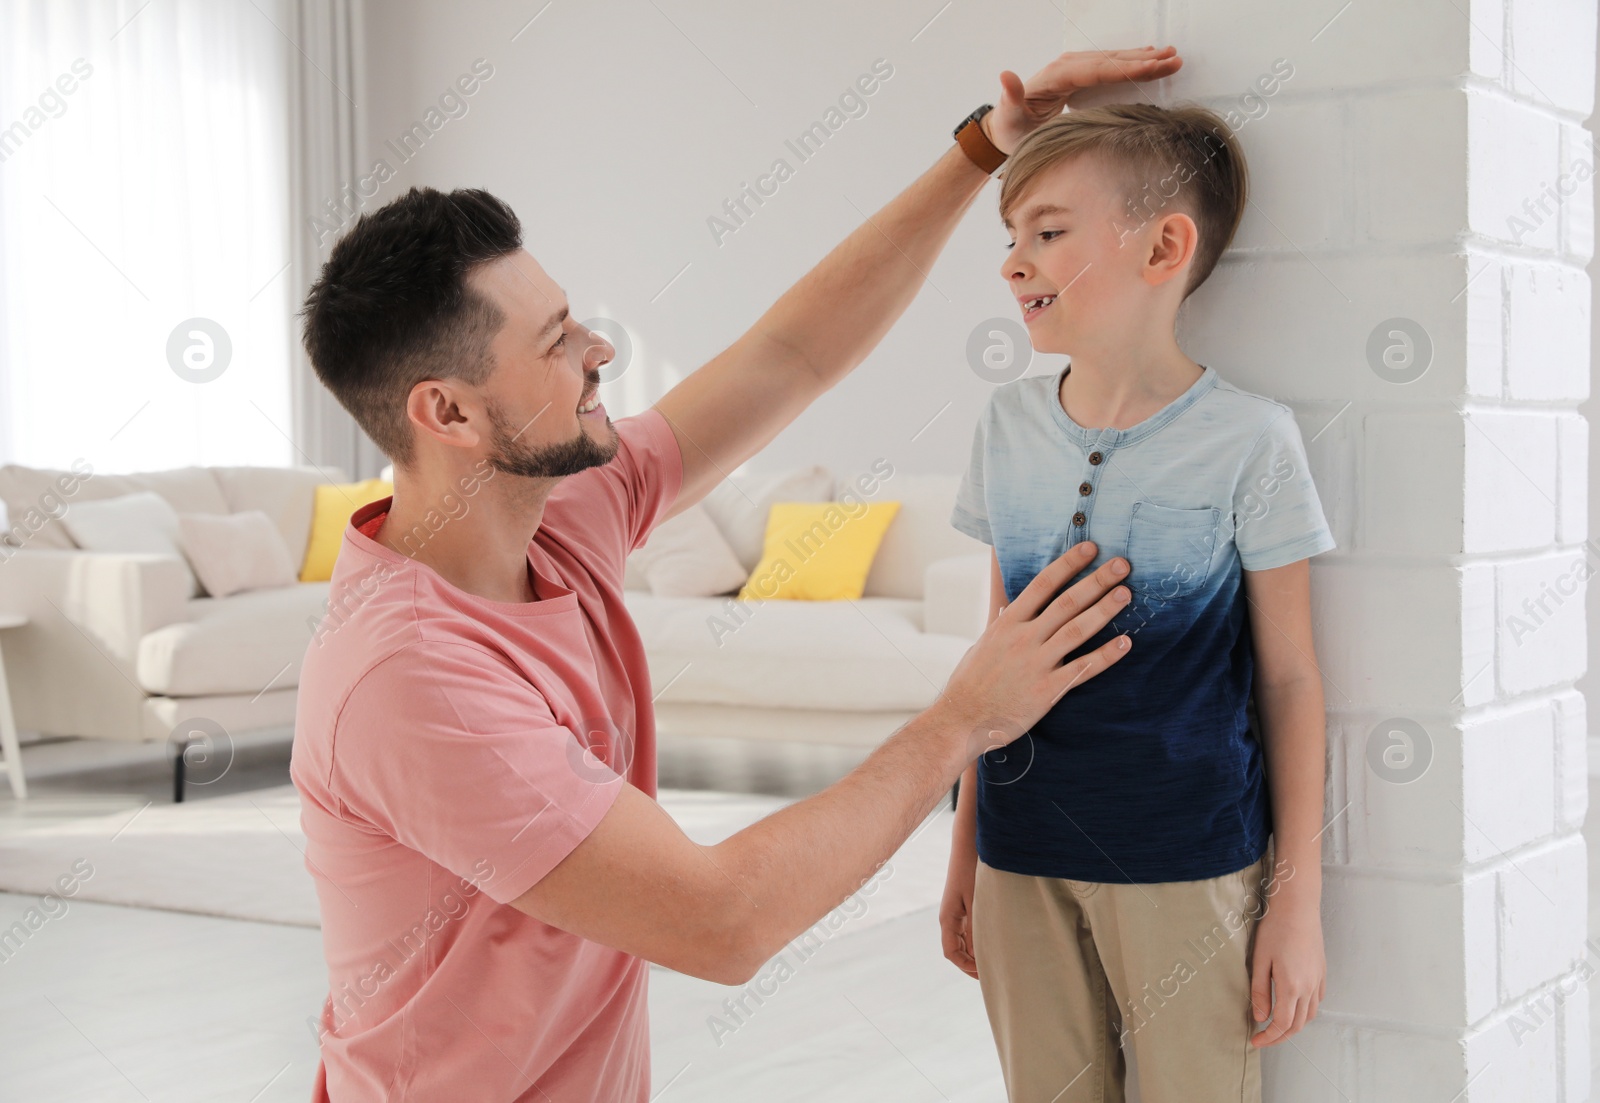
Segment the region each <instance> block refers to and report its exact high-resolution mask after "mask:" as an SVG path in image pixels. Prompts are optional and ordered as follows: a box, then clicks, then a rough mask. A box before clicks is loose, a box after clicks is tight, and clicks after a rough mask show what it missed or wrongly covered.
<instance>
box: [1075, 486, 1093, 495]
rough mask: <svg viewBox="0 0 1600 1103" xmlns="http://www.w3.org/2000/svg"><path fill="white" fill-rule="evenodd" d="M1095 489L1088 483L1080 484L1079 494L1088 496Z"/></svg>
mask: <svg viewBox="0 0 1600 1103" xmlns="http://www.w3.org/2000/svg"><path fill="white" fill-rule="evenodd" d="M1093 489H1094V487H1092V486H1090V485H1089V484H1088V483H1079V484H1078V493H1079V494H1082V495H1085V496H1087V495H1088V493H1089V491H1091V490H1093Z"/></svg>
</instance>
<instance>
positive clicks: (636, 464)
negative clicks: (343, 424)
mask: <svg viewBox="0 0 1600 1103" xmlns="http://www.w3.org/2000/svg"><path fill="white" fill-rule="evenodd" d="M615 425H616V429H617V433H618V436H619V437H620V445H619V448H618V451H617V455H616V457H615V458H614V459H613V460H612V461H611V462H610V463H608V464H605V465H603V466H601V467H595V468H590V469H588V470H586V471H583V472H580V473H579V474H577V475H572V476H569V477H568V478H566V479H564V480H563V481H562V482H561V483H559V484H558V485H557V488H556V490H555V491H554V492H553V493H552V494H551V495H550V498H549V500H548V501H547V502H546V504H545V510H544V518H543V521H542V523H541V524H540V526H539V530H538V532H537V533H536V534H535V535H534V538H533V540H532V541H531V542H530V543H529V545H528V562H529V564H530V566H531V569H532V572H533V577H534V592H535V593H536V594H537V595H538V598H539V600H537V601H531V602H521V603H518V602H498V601H487V600H485V599H483V598H480V597H476V596H474V595H472V594H469V593H466V592H464V591H462V590H459V589H457V588H455V587H454V586H452V585H451V584H450V583H448V582H446V581H444V579H442V578H441V577H440V576H439V575H438V574H437V573H436V572H435V571H433V570H432V569H431V568H428V567H426V566H423V565H421V564H419V563H416V562H414V561H413V560H411V559H409V558H407V557H406V556H402V555H399V554H397V553H395V552H394V551H392V550H390V549H389V548H388V547H386V546H384V545H383V544H380V543H378V542H377V541H376V540H374V539H372V536H371V534H373V533H376V532H377V531H378V528H379V526H380V525H381V524H382V516H383V514H385V513H386V512H387V510H388V508H389V503H390V502H391V501H392V499H390V498H385V499H383V500H381V501H378V502H373V503H371V504H370V505H366V506H363V507H362V508H360V509H358V510H356V511H355V512H354V514H353V515H352V517H351V518H350V523H349V524H348V525H347V526H346V527H345V532H344V542H343V544H342V546H341V547H340V550H339V558H338V562H337V564H336V566H335V567H334V571H333V579H332V582H331V585H330V588H329V600H328V608H329V611H328V614H327V615H326V616H325V617H324V618H323V620H322V622H321V623H320V624H319V626H318V629H317V632H316V636H315V638H314V639H313V640H312V642H311V644H310V645H309V646H308V648H307V649H306V656H305V663H304V666H303V668H302V670H301V674H300V688H299V700H298V705H297V710H296V716H295V735H294V749H293V756H292V760H291V764H290V776H291V778H292V779H293V781H294V784H295V786H296V788H297V789H298V790H299V792H300V804H301V815H300V822H301V826H302V827H303V829H304V830H305V835H306V868H307V869H308V870H309V871H310V872H311V875H312V877H313V879H314V880H315V882H316V886H317V895H318V898H319V900H320V905H321V912H322V942H323V949H324V953H325V954H326V956H327V960H328V983H329V995H328V998H327V1000H326V1001H325V1003H324V1005H323V1009H322V1015H321V1025H320V1027H319V1031H318V1032H319V1034H320V1035H321V1038H322V1063H321V1066H320V1068H319V1069H318V1073H317V1082H316V1089H315V1094H314V1096H313V1100H314V1101H325V1100H332V1103H368V1101H371V1103H379V1101H383V1100H398V1099H405V1100H410V1101H413V1103H427V1101H433V1100H452V1101H455V1100H464V1099H470V1100H473V1101H474V1103H502V1101H503V1103H512V1101H523V1100H527V1101H532V1100H539V1101H541V1103H542V1101H545V1100H558V1101H561V1103H568V1101H572V1103H576V1101H579V1100H607V1101H611V1100H627V1101H639V1103H645V1101H646V1100H647V1099H648V1097H649V1084H650V1037H649V1020H648V1017H647V1007H646V980H647V978H648V976H649V969H648V964H647V963H646V962H645V961H644V960H643V959H642V958H638V957H635V956H633V955H631V954H627V953H623V952H622V951H620V950H615V949H612V948H611V947H609V946H603V945H600V944H599V943H596V942H590V941H588V940H587V939H583V938H579V937H577V936H576V935H572V934H568V933H566V932H565V931H562V930H559V929H557V928H555V927H551V926H549V925H547V924H545V923H541V922H540V921H538V920H536V919H534V918H532V917H531V916H529V915H527V914H525V913H523V912H521V911H519V910H517V909H516V908H514V907H512V906H510V901H512V900H515V899H516V898H517V897H519V896H521V895H522V894H523V893H524V892H525V891H527V890H528V888H530V887H531V886H532V885H534V884H535V883H536V882H538V881H539V879H540V878H542V877H543V876H544V875H545V874H546V873H548V872H549V871H550V870H551V869H553V868H554V867H555V866H556V865H557V864H559V863H560V862H561V860H562V859H563V858H565V857H566V856H567V854H568V853H570V852H571V851H572V849H573V848H574V847H576V846H577V845H578V843H579V842H581V841H582V840H583V839H584V837H585V836H587V835H588V834H589V832H590V831H591V830H592V829H593V828H594V826H595V825H596V824H597V823H598V822H599V821H600V819H601V817H602V816H604V815H605V812H606V810H607V809H608V808H610V807H611V803H612V801H614V800H615V799H616V797H617V794H618V793H619V792H620V791H621V787H622V785H623V784H624V782H623V780H622V778H626V779H627V781H628V782H631V783H632V784H634V785H636V786H638V787H639V788H640V789H642V790H644V792H646V793H648V794H650V795H651V796H654V795H655V791H656V789H655V778H656V754H655V722H654V714H653V712H652V709H651V693H650V674H649V669H648V667H647V665H646V662H645V652H644V647H643V644H642V643H641V641H640V639H639V634H638V632H637V630H636V629H635V627H634V624H633V621H632V620H631V619H630V618H629V616H628V612H627V610H626V608H625V607H624V606H623V600H622V589H623V571H624V560H625V558H626V556H627V554H628V553H629V552H630V551H632V550H633V549H635V548H637V547H639V546H640V545H641V544H643V543H644V541H645V537H646V536H648V535H649V533H650V531H651V529H652V528H654V526H655V525H656V524H657V523H658V522H659V521H660V520H661V518H662V517H663V516H664V515H665V513H666V511H667V510H668V509H669V508H670V507H671V505H672V502H673V501H674V499H676V497H677V494H678V488H679V486H680V484H681V482H682V478H683V459H682V456H681V454H680V452H679V450H678V444H677V440H676V438H675V437H674V436H673V433H672V429H671V427H670V426H669V425H668V424H667V421H666V418H665V417H664V416H663V415H662V414H660V413H659V412H657V411H656V410H654V409H651V410H647V411H646V412H644V413H642V414H639V415H638V416H636V417H630V418H623V419H621V420H618V421H617V422H615ZM489 478H491V479H492V478H502V479H503V478H509V476H506V475H503V474H496V473H493V472H491V473H490V475H489ZM463 490H464V491H465V490H466V488H465V487H464V488H463ZM471 490H472V492H473V493H474V494H475V493H477V492H479V490H481V487H479V486H478V485H477V484H471ZM473 504H474V503H473V498H472V497H471V496H469V495H468V494H466V493H462V494H461V495H459V496H457V497H456V498H455V499H454V500H452V501H449V502H441V503H440V505H439V506H438V514H439V517H440V518H448V519H447V520H444V524H449V525H471V524H472V523H473V517H472V508H471V507H472V505H473ZM424 535H425V534H423V533H419V534H418V538H419V539H420V538H422V537H423V536H424ZM413 546H414V545H413ZM580 737H581V739H582V742H580ZM619 775H620V776H619ZM617 906H618V907H626V906H627V901H625V900H618V901H617Z"/></svg>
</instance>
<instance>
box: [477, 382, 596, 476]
mask: <svg viewBox="0 0 1600 1103" xmlns="http://www.w3.org/2000/svg"><path fill="white" fill-rule="evenodd" d="M486 409H487V411H488V414H489V432H490V439H491V440H492V442H493V444H494V450H493V451H492V452H490V453H489V457H488V459H489V463H490V464H491V465H493V467H494V469H495V470H496V471H504V472H505V473H506V474H508V475H520V476H522V477H523V478H526V479H557V478H561V477H563V476H566V475H576V474H577V473H578V472H580V471H587V470H588V469H589V468H591V467H600V466H602V465H604V464H607V463H610V462H611V460H612V458H613V457H615V456H616V454H617V448H618V447H619V445H620V442H619V440H618V439H617V431H616V427H615V426H613V425H612V424H611V419H610V417H607V418H606V431H607V432H608V433H609V434H610V437H611V443H610V444H599V443H597V442H596V441H595V440H594V439H593V438H592V437H590V436H589V434H588V432H587V431H586V430H585V429H583V428H582V427H581V426H580V427H579V429H578V434H577V436H575V437H573V438H572V439H571V440H564V441H559V442H557V443H555V444H546V445H543V446H541V447H533V446H530V445H527V444H523V443H519V442H518V441H517V440H516V439H515V438H516V436H517V433H518V430H515V429H513V427H512V425H511V423H510V421H508V420H507V419H506V417H505V415H504V413H503V412H502V411H501V409H500V405H499V403H497V402H496V401H495V400H494V399H490V400H489V401H488V402H487V404H486ZM580 416H581V415H580ZM524 428H526V426H524Z"/></svg>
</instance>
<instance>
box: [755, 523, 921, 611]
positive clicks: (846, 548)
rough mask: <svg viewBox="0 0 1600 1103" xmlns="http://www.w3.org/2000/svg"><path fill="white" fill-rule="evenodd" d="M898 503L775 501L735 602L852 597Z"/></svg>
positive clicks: (864, 579)
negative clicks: (753, 564) (760, 545)
mask: <svg viewBox="0 0 1600 1103" xmlns="http://www.w3.org/2000/svg"><path fill="white" fill-rule="evenodd" d="M898 512H900V503H899V502H860V501H856V502H774V503H773V505H772V511H771V512H770V513H768V514H767V536H766V541H765V543H764V544H763V550H762V553H761V562H759V563H757V564H756V568H755V570H753V571H751V572H750V577H749V579H747V580H746V581H745V584H744V588H743V589H741V590H740V591H739V600H740V601H749V600H750V599H752V598H755V599H757V600H762V601H765V600H767V599H768V598H775V599H778V600H795V601H840V600H843V599H846V598H848V599H850V600H852V601H853V600H855V599H856V598H859V597H860V596H861V591H862V590H863V589H864V588H865V587H866V584H867V572H868V571H870V570H871V569H872V560H873V558H874V557H875V556H876V555H877V554H878V545H879V544H881V543H883V534H884V533H885V532H887V531H888V528H889V522H890V521H893V520H894V516H895V514H896V513H898Z"/></svg>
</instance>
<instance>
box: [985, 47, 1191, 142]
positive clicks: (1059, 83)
mask: <svg viewBox="0 0 1600 1103" xmlns="http://www.w3.org/2000/svg"><path fill="white" fill-rule="evenodd" d="M1182 65H1183V59H1182V58H1180V57H1179V56H1178V52H1177V49H1176V48H1175V47H1172V46H1163V47H1161V48H1160V49H1159V50H1158V49H1156V48H1155V47H1154V46H1141V47H1140V48H1139V49H1137V50H1080V51H1074V52H1070V53H1065V54H1062V55H1061V56H1060V57H1058V58H1056V59H1055V60H1054V61H1052V62H1051V63H1050V64H1049V65H1046V66H1045V67H1044V68H1043V69H1040V70H1039V71H1038V72H1037V73H1035V74H1033V76H1032V77H1030V78H1029V79H1028V83H1027V84H1023V83H1022V78H1021V77H1019V76H1017V74H1015V73H1013V72H1012V71H1011V70H1010V69H1007V70H1006V71H1005V72H1003V73H1001V74H1000V102H999V103H997V104H995V105H994V110H993V111H991V112H989V113H988V114H987V115H985V116H984V117H983V120H982V121H981V122H980V123H979V124H978V125H979V126H981V127H983V132H984V133H985V134H987V135H988V136H989V141H991V142H993V143H994V146H995V148H996V149H998V150H999V151H1000V152H1001V153H1004V154H1006V155H1007V156H1010V155H1011V153H1012V151H1013V150H1015V149H1016V148H1017V146H1019V145H1021V144H1022V139H1024V138H1026V137H1027V136H1028V135H1029V134H1032V133H1033V132H1034V131H1035V130H1037V129H1038V128H1039V127H1040V126H1041V125H1042V124H1044V123H1046V122H1049V121H1050V120H1051V119H1053V118H1055V117H1056V116H1057V115H1059V114H1061V110H1062V108H1064V107H1066V106H1067V105H1068V104H1069V103H1071V102H1072V97H1073V96H1074V95H1076V94H1077V93H1078V92H1081V91H1083V90H1084V89H1085V88H1092V87H1094V86H1095V85H1098V84H1119V83H1122V82H1124V81H1128V82H1131V81H1144V80H1160V79H1161V78H1162V77H1169V76H1171V75H1172V74H1173V73H1176V72H1177V71H1178V69H1179V67H1181V66H1182Z"/></svg>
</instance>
